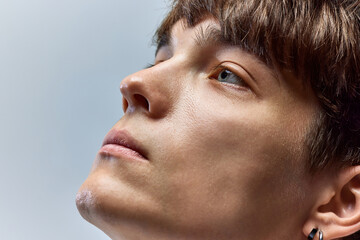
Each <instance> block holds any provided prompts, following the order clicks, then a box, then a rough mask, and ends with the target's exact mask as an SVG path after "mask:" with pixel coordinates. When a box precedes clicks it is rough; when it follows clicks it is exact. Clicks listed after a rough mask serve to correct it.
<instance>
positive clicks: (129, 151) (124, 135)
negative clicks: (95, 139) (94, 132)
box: [100, 129, 148, 160]
mask: <svg viewBox="0 0 360 240" xmlns="http://www.w3.org/2000/svg"><path fill="white" fill-rule="evenodd" d="M100 153H104V154H110V155H115V156H124V155H126V156H128V157H132V158H140V159H142V160H148V159H147V157H146V155H147V154H146V151H145V149H143V148H142V147H141V146H140V144H139V143H138V142H137V141H136V140H135V139H134V138H133V137H132V136H131V135H130V133H129V132H128V131H126V130H115V129H114V130H111V131H110V132H109V133H108V134H107V135H106V137H105V139H104V142H103V144H102V148H101V149H100Z"/></svg>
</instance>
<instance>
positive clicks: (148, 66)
mask: <svg viewBox="0 0 360 240" xmlns="http://www.w3.org/2000/svg"><path fill="white" fill-rule="evenodd" d="M153 66H155V64H153V63H148V64H146V66H145V67H144V69H148V68H152V67H153Z"/></svg>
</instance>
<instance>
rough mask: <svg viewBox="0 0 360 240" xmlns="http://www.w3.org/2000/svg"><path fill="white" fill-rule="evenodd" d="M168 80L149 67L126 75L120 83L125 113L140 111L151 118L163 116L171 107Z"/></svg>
mask: <svg viewBox="0 0 360 240" xmlns="http://www.w3.org/2000/svg"><path fill="white" fill-rule="evenodd" d="M168 85H169V81H165V80H164V79H163V76H161V74H158V73H155V71H153V70H151V69H144V70H142V71H139V72H137V73H134V74H132V75H130V76H128V77H126V78H125V79H124V80H123V81H122V82H121V84H120V92H121V93H122V95H123V111H124V113H125V114H131V113H134V112H142V113H144V114H146V115H147V116H149V117H151V118H161V117H164V116H165V115H166V114H167V113H168V112H169V109H170V108H171V104H172V103H171V99H172V96H171V93H170V91H169V86H168Z"/></svg>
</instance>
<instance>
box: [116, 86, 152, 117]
mask: <svg viewBox="0 0 360 240" xmlns="http://www.w3.org/2000/svg"><path fill="white" fill-rule="evenodd" d="M132 85H135V84H132ZM132 85H129V84H127V83H125V82H123V83H121V84H120V92H121V93H122V95H123V111H124V113H125V112H127V111H131V112H132V111H134V110H135V108H141V109H143V110H145V111H147V112H149V111H150V104H149V101H148V100H147V99H146V97H144V96H143V95H142V94H141V93H140V92H137V91H136V90H135V89H133V88H134V86H132Z"/></svg>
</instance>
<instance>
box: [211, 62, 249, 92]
mask: <svg viewBox="0 0 360 240" xmlns="http://www.w3.org/2000/svg"><path fill="white" fill-rule="evenodd" d="M224 71H226V72H228V73H229V74H232V75H233V76H234V77H235V78H236V80H237V82H238V83H234V82H225V81H220V80H218V78H219V77H220V74H222V73H223V72H224ZM210 78H211V79H215V80H217V81H219V82H220V83H224V84H231V85H234V86H237V87H246V88H249V85H248V84H247V83H246V82H245V80H244V79H243V78H242V77H240V76H238V75H237V74H235V73H234V72H233V71H231V70H230V69H228V68H227V67H225V66H217V67H216V68H215V69H214V70H213V73H212V74H211V76H210Z"/></svg>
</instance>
